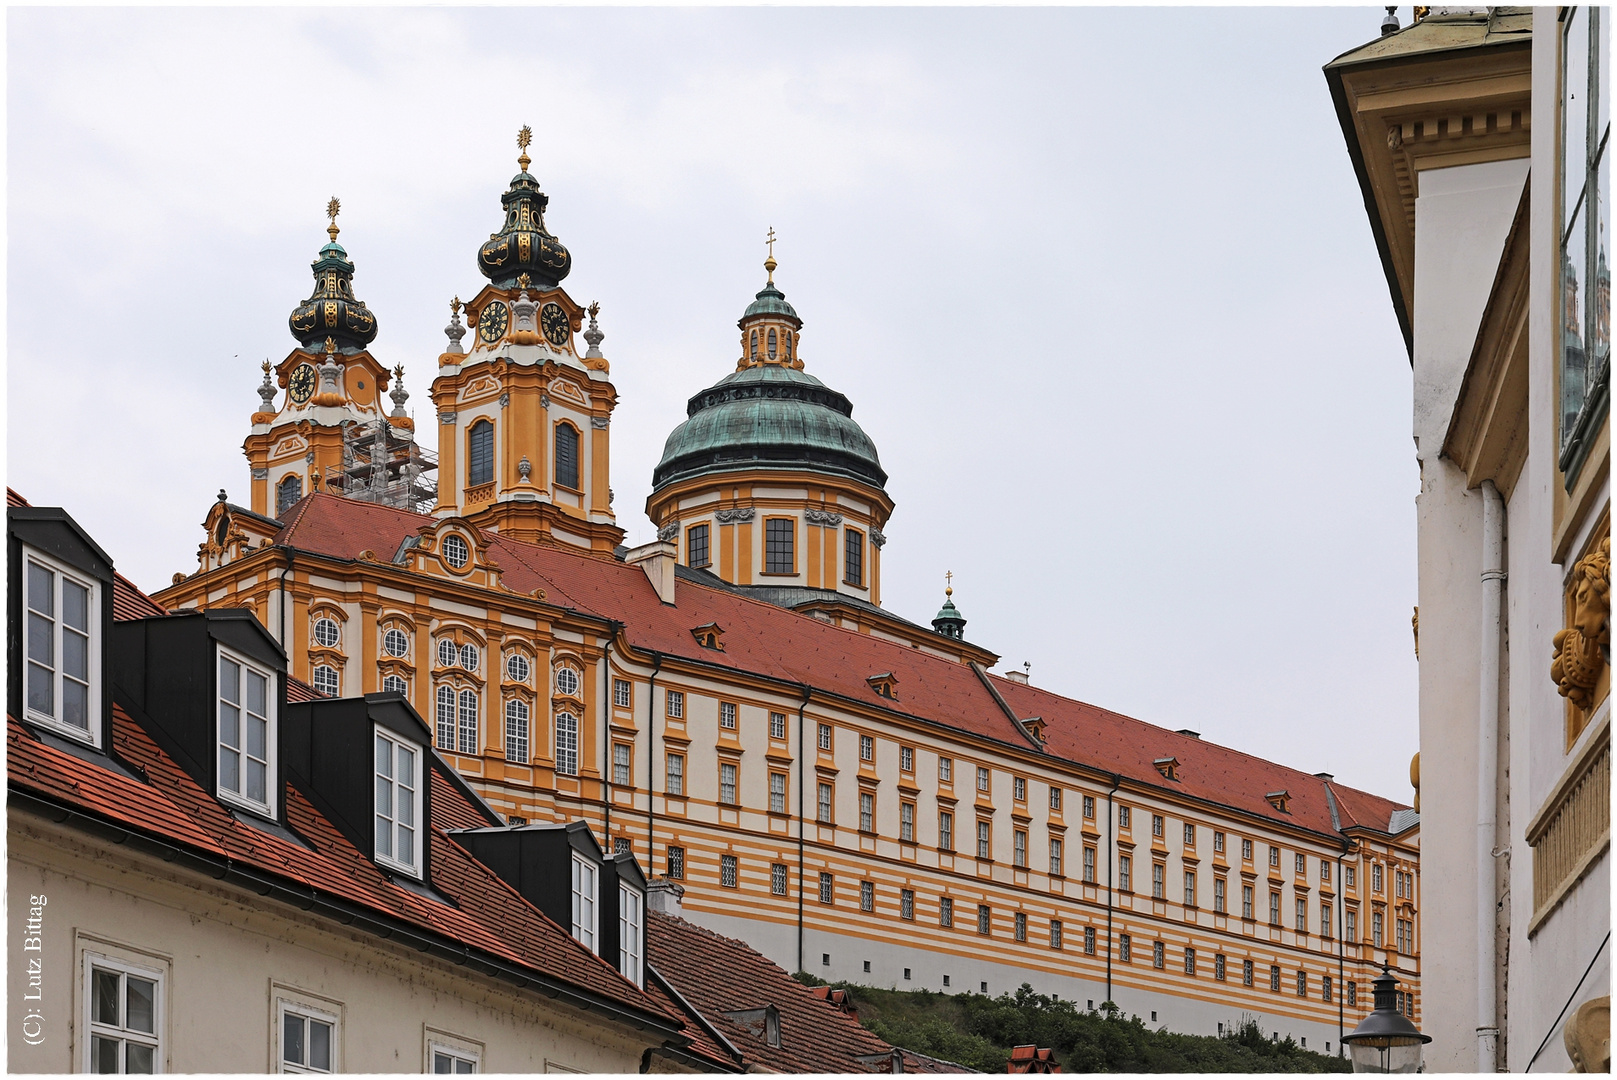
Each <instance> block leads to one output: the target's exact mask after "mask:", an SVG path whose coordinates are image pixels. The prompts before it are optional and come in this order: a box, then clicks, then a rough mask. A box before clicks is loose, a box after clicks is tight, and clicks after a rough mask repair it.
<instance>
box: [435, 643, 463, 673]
mask: <svg viewBox="0 0 1617 1080" xmlns="http://www.w3.org/2000/svg"><path fill="white" fill-rule="evenodd" d="M459 662H460V649H458V648H457V647H456V646H455V643H454V642H453V641H451V640H449V639H448V638H439V639H438V666H439V667H454V666H455V665H456V664H457V663H459Z"/></svg>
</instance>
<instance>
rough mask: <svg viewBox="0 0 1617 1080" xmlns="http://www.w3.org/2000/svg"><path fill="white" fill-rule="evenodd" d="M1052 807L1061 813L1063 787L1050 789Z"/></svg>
mask: <svg viewBox="0 0 1617 1080" xmlns="http://www.w3.org/2000/svg"><path fill="white" fill-rule="evenodd" d="M1050 809H1052V810H1054V811H1055V812H1056V813H1058V814H1059V813H1061V789H1060V788H1058V787H1053V788H1051V789H1050Z"/></svg>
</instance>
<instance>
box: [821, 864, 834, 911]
mask: <svg viewBox="0 0 1617 1080" xmlns="http://www.w3.org/2000/svg"><path fill="white" fill-rule="evenodd" d="M835 899H836V889H835V881H834V879H833V878H832V877H831V875H830V873H828V872H827V871H824V870H821V871H820V903H822V904H829V903H831V902H832V901H834V900H835Z"/></svg>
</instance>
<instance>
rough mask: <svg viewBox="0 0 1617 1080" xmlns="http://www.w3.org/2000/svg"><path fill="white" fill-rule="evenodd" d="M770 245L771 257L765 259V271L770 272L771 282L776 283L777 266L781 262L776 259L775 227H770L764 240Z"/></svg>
mask: <svg viewBox="0 0 1617 1080" xmlns="http://www.w3.org/2000/svg"><path fill="white" fill-rule="evenodd" d="M764 243H766V244H768V245H769V258H767V259H765V260H764V271H765V272H766V273H768V274H769V284H771V285H773V284H775V267H777V266H779V265H780V264H779V263H777V262H776V261H775V227H774V226H773V225H771V226H770V227H769V236H768V237H767V238H766V239H765V240H764Z"/></svg>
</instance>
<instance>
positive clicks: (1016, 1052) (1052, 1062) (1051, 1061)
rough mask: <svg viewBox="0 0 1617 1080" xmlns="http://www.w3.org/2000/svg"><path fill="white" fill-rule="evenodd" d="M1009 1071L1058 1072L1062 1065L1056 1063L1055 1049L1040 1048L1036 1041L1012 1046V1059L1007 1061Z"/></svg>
mask: <svg viewBox="0 0 1617 1080" xmlns="http://www.w3.org/2000/svg"><path fill="white" fill-rule="evenodd" d="M1005 1071H1006V1072H1008V1073H1058V1072H1060V1071H1061V1066H1060V1065H1057V1064H1056V1055H1055V1051H1054V1050H1051V1049H1050V1048H1049V1047H1043V1048H1040V1047H1039V1046H1038V1045H1037V1044H1035V1043H1027V1044H1025V1045H1023V1046H1014V1047H1012V1048H1011V1059H1010V1060H1009V1061H1007V1062H1006V1063H1005Z"/></svg>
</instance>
